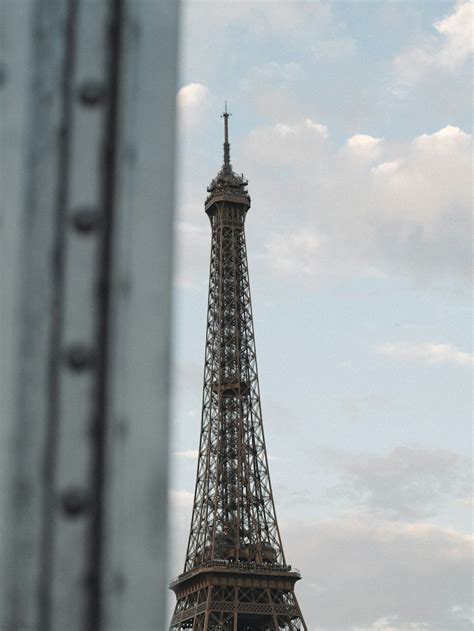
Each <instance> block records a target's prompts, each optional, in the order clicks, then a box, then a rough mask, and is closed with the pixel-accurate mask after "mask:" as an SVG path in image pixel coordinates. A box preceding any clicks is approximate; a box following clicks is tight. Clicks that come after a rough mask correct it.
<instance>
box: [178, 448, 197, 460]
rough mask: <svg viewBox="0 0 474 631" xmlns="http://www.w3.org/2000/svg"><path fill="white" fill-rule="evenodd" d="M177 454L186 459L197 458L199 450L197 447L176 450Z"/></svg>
mask: <svg viewBox="0 0 474 631" xmlns="http://www.w3.org/2000/svg"><path fill="white" fill-rule="evenodd" d="M175 456H178V457H179V458H185V459H186V460H197V459H198V456H199V451H198V450H197V449H187V450H185V451H175Z"/></svg>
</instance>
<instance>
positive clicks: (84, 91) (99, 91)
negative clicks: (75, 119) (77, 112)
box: [78, 79, 107, 107]
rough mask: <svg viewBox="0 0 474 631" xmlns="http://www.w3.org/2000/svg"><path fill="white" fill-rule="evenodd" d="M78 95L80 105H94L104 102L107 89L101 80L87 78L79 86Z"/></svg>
mask: <svg viewBox="0 0 474 631" xmlns="http://www.w3.org/2000/svg"><path fill="white" fill-rule="evenodd" d="M78 96H79V100H80V102H81V103H82V105H85V106H86V107H96V106H97V105H102V104H103V103H104V102H105V100H106V96H107V90H106V87H105V84H104V83H103V82H102V81H97V80H96V79H88V80H86V81H84V82H83V83H82V84H81V85H80V86H79V90H78Z"/></svg>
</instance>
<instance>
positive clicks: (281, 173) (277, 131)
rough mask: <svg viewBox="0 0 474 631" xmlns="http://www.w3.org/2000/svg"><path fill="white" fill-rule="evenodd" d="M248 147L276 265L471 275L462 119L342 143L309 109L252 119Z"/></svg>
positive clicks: (318, 278)
mask: <svg viewBox="0 0 474 631" xmlns="http://www.w3.org/2000/svg"><path fill="white" fill-rule="evenodd" d="M244 149H245V161H246V162H247V163H248V164H249V171H251V180H254V181H255V182H256V185H255V186H254V187H253V188H252V199H253V203H254V205H257V206H258V209H259V213H260V214H261V215H262V214H263V215H264V216H265V217H266V218H267V221H270V222H271V225H272V228H273V229H272V231H271V232H270V233H269V235H268V238H267V241H266V243H265V245H264V260H265V262H266V265H267V267H268V269H269V270H270V271H272V272H274V273H276V274H279V275H281V276H284V277H285V278H286V279H287V280H289V281H292V282H296V283H301V282H303V283H305V284H308V283H309V282H311V281H313V282H314V283H318V282H322V281H324V282H327V281H328V280H331V279H333V280H337V279H339V278H341V277H350V276H374V275H375V276H386V275H393V274H395V275H402V276H407V275H408V276H409V277H411V278H413V279H415V280H416V281H417V282H420V281H421V282H424V283H428V284H433V283H436V284H442V283H443V282H446V281H449V282H450V283H452V282H453V281H454V282H455V283H457V284H459V285H460V286H461V285H462V284H463V283H464V282H465V281H466V279H468V278H470V269H471V256H472V254H471V238H470V234H471V222H472V220H471V210H470V209H471V180H472V176H471V169H470V164H471V136H470V135H469V134H467V133H465V132H464V131H463V130H461V129H460V128H459V127H456V126H454V125H446V126H445V127H443V128H441V129H439V130H438V131H435V132H433V133H431V134H427V133H424V134H421V135H419V136H416V137H415V138H413V140H412V141H411V142H408V143H406V144H404V145H400V144H396V145H395V144H394V143H393V142H391V141H390V140H389V139H382V138H377V137H375V136H372V135H369V134H362V133H360V134H355V135H353V136H351V137H350V138H349V139H348V140H347V141H346V142H345V143H344V144H343V146H342V148H341V149H338V148H337V147H335V146H334V143H333V141H332V140H331V134H330V130H328V128H327V126H326V125H325V124H324V122H320V121H314V120H313V119H311V118H308V117H303V118H301V119H300V120H299V121H296V122H295V121H285V120H282V121H279V122H278V123H276V124H274V125H271V126H265V127H261V128H257V129H254V130H253V131H252V132H251V133H250V134H249V135H248V137H247V139H246V141H245V147H244ZM257 187H258V188H257ZM256 188H257V190H255V189H256ZM277 218H278V219H277ZM295 224H297V225H299V226H301V227H300V228H298V229H295Z"/></svg>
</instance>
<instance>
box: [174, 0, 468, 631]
mask: <svg viewBox="0 0 474 631" xmlns="http://www.w3.org/2000/svg"><path fill="white" fill-rule="evenodd" d="M182 17H183V20H182V29H181V71H180V82H179V86H178V90H179V91H178V94H177V102H178V108H179V122H180V124H179V151H178V182H177V197H178V213H177V223H176V234H177V248H176V264H175V290H176V292H175V305H174V313H175V328H174V356H175V372H174V390H175V392H174V411H173V428H174V431H173V446H172V451H173V462H172V467H173V469H172V472H173V475H172V478H171V479H172V481H173V488H172V490H171V505H172V508H173V515H172V525H173V530H172V532H173V533H174V537H173V539H172V551H173V552H172V568H171V570H172V573H174V574H177V573H179V572H180V571H181V569H182V563H183V562H184V552H185V543H186V538H187V531H188V527H189V521H190V517H191V505H192V493H193V488H194V475H195V467H196V460H195V452H196V449H197V445H198V437H199V422H200V416H199V410H200V401H201V391H202V383H201V381H202V363H203V350H204V332H205V317H206V303H207V280H208V278H207V276H208V256H209V239H210V233H209V226H208V220H207V217H206V216H205V214H204V211H203V202H204V198H205V196H206V190H205V189H206V186H207V184H208V183H209V182H210V180H211V179H212V177H214V175H215V174H216V172H217V170H218V169H219V167H220V164H221V160H222V157H221V153H222V121H221V120H220V118H219V114H220V112H221V111H222V108H223V103H224V100H225V99H227V101H228V103H229V109H230V111H231V112H232V114H233V116H232V118H231V119H230V128H231V159H232V163H233V166H234V169H235V170H236V171H238V172H242V171H243V172H244V173H245V175H246V177H248V179H249V182H250V183H249V190H250V194H251V196H252V208H251V209H250V211H249V214H248V219H247V240H248V249H249V265H250V276H251V285H252V297H253V308H254V318H255V329H256V336H257V352H258V358H259V371H260V382H261V390H262V405H263V414H264V424H265V430H266V436H267V447H268V450H269V455H270V458H271V462H270V467H271V475H272V480H273V485H274V492H275V500H276V506H277V512H278V517H279V520H280V522H281V527H282V536H283V543H284V546H285V549H286V553H287V557H288V558H289V560H290V562H291V563H293V564H294V565H295V566H297V567H299V568H300V569H301V571H302V573H303V581H302V582H301V584H300V585H298V588H297V593H298V596H299V598H300V602H301V606H302V608H303V611H304V614H305V617H306V621H307V624H308V628H309V629H310V631H316V630H322V629H327V630H333V629H337V630H338V631H343V630H344V631H346V630H347V631H349V630H351V631H356V630H357V631H361V630H362V629H363V630H367V631H381V630H384V631H405V630H407V631H408V630H410V631H413V630H416V631H418V630H421V629H423V630H424V629H434V630H436V631H448V630H451V629H470V628H472V615H473V614H472V611H471V600H470V593H469V591H470V590H469V572H470V544H469V539H468V537H469V532H470V529H471V506H472V505H471V503H470V500H469V497H470V495H471V491H470V485H469V469H470V458H471V455H472V453H471V452H472V445H471V412H472V402H471V398H470V377H471V369H472V354H471V338H470V262H471V220H470V207H471V204H472V194H471V185H472V180H471V136H470V134H471V129H470V125H471V107H472V97H471V79H470V72H471V69H472V66H471V63H472V62H471V57H470V54H471V52H472V5H470V4H469V3H466V2H457V3H455V2H451V1H449V2H436V1H431V2H417V1H414V0H412V1H410V2H395V1H393V2H385V1H377V2H356V1H352V2H346V1H341V2H319V1H313V2H265V1H261V2H230V1H222V2H194V1H189V2H185V3H184V5H183V15H182ZM414 593H416V598H414V597H413V594H414Z"/></svg>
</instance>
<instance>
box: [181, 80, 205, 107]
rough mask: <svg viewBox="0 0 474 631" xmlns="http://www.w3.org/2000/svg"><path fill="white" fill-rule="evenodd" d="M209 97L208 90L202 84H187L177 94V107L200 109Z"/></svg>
mask: <svg viewBox="0 0 474 631" xmlns="http://www.w3.org/2000/svg"><path fill="white" fill-rule="evenodd" d="M208 97H209V90H208V88H207V87H206V86H205V85H202V83H189V84H188V85H185V86H183V87H182V88H181V89H180V90H179V92H178V94H177V97H176V98H177V102H178V106H179V107H180V108H183V109H194V108H197V107H200V106H201V105H202V104H203V103H204V102H205V101H206V99H207V98H208Z"/></svg>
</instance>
